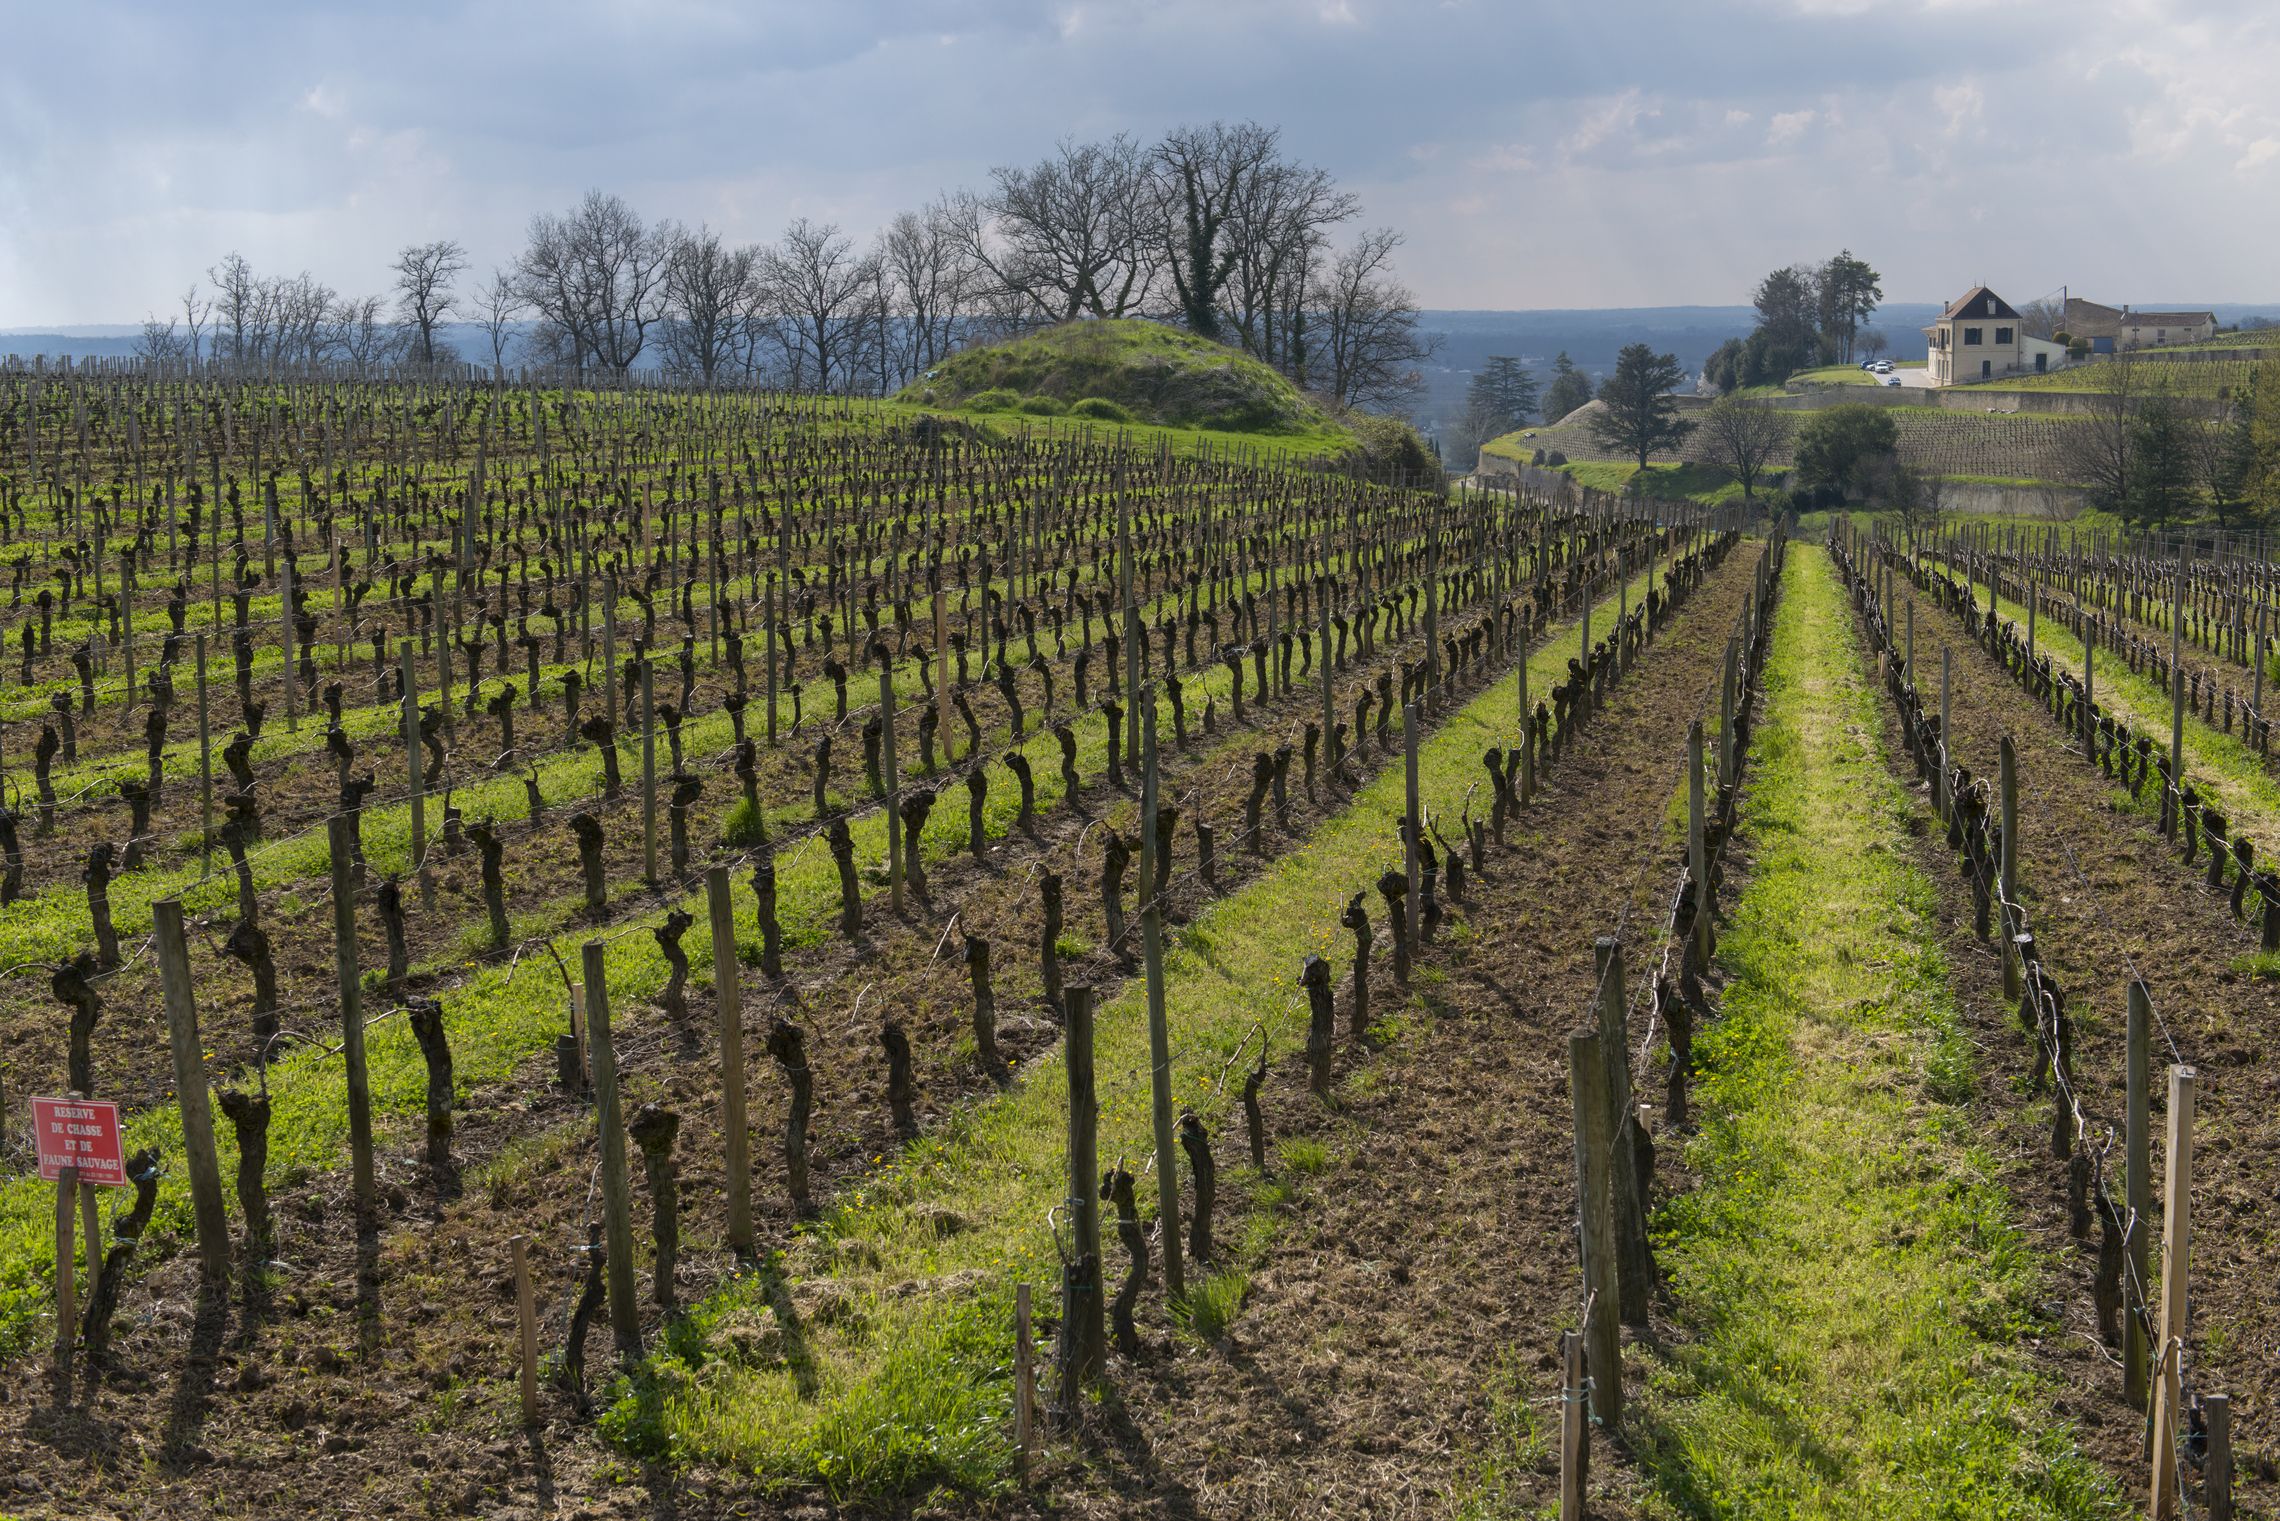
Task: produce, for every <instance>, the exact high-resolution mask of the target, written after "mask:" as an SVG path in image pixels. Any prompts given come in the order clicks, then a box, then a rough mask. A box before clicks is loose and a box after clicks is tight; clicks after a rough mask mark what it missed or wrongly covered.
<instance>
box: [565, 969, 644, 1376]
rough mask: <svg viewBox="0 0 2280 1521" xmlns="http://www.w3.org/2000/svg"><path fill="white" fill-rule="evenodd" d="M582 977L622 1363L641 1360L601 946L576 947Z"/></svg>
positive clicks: (613, 1318)
mask: <svg viewBox="0 0 2280 1521" xmlns="http://www.w3.org/2000/svg"><path fill="white" fill-rule="evenodd" d="M580 955H581V957H582V963H581V970H582V971H583V972H584V973H585V981H586V1050H587V1056H588V1059H589V1060H590V1061H591V1062H592V1063H593V1068H594V1108H595V1114H596V1119H597V1122H598V1124H599V1125H600V1128H601V1143H602V1147H601V1150H602V1241H603V1249H604V1254H605V1255H604V1257H603V1268H604V1270H605V1273H606V1275H607V1277H608V1280H609V1303H610V1330H611V1332H612V1333H613V1335H614V1338H615V1341H616V1345H617V1351H618V1356H619V1358H620V1359H621V1360H622V1361H623V1362H624V1363H625V1365H626V1366H627V1367H631V1366H632V1365H633V1364H634V1363H637V1362H639V1361H640V1360H641V1305H640V1301H639V1300H638V1299H637V1298H636V1297H635V1294H634V1283H633V1199H632V1195H631V1193H630V1192H629V1190H628V1189H627V1187H626V1177H625V1125H624V1122H623V1120H622V1119H621V1117H620V1115H619V1110H618V1074H617V1051H616V1048H615V1046H614V1045H613V1044H612V1042H611V1039H610V987H609V978H608V976H607V970H608V968H607V962H606V959H605V957H604V948H603V945H602V942H601V941H599V940H589V941H587V942H586V943H585V945H584V946H582V947H581V948H580Z"/></svg>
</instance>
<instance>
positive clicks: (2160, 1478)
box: [2153, 1066, 2194, 1521]
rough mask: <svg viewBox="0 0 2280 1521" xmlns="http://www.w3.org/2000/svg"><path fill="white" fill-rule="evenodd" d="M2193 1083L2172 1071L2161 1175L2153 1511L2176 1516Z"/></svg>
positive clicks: (2187, 1071)
mask: <svg viewBox="0 0 2280 1521" xmlns="http://www.w3.org/2000/svg"><path fill="white" fill-rule="evenodd" d="M2193 1082H2194V1072H2193V1069H2192V1068H2191V1067H2187V1066H2173V1067H2171V1068H2170V1069H2169V1145H2168V1156H2167V1168H2166V1171H2165V1173H2164V1176H2163V1178H2162V1190H2161V1192H2162V1201H2161V1203H2162V1219H2161V1322H2160V1332H2159V1336H2158V1339H2157V1349H2158V1351H2159V1354H2160V1360H2159V1362H2158V1363H2157V1364H2156V1367H2155V1377H2154V1384H2153V1514H2154V1516H2155V1517H2156V1518H2157V1521H2158V1518H2161V1517H2166V1516H2173V1515H2175V1514H2177V1509H2178V1505H2179V1503H2180V1501H2181V1500H2182V1498H2183V1497H2182V1496H2181V1495H2179V1493H2178V1490H2177V1423H2178V1421H2179V1420H2181V1419H2182V1418H2183V1415H2184V1411H2183V1408H2182V1401H2183V1394H2184V1389H2183V1379H2184V1368H2183V1366H2182V1363H2183V1359H2184V1356H2185V1342H2184V1337H2185V1282H2186V1277H2187V1274H2188V1273H2189V1271H2190V1269H2191V1264H2192V1247H2193Z"/></svg>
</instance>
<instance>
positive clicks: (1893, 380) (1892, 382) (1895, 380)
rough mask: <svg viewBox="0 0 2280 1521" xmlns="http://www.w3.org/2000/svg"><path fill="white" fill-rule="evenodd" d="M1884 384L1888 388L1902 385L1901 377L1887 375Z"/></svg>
mask: <svg viewBox="0 0 2280 1521" xmlns="http://www.w3.org/2000/svg"><path fill="white" fill-rule="evenodd" d="M1884 383H1885V384H1886V385H1888V386H1896V385H1898V384H1899V383H1900V377H1899V376H1897V375H1887V376H1885V377H1884Z"/></svg>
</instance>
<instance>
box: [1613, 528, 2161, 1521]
mask: <svg viewBox="0 0 2280 1521" xmlns="http://www.w3.org/2000/svg"><path fill="white" fill-rule="evenodd" d="M1786 575H1787V578H1788V584H1787V586H1786V588H1785V592H1786V595H1785V596H1784V598H1783V600H1782V603H1781V609H1780V612H1779V615H1778V622H1777V624H1776V628H1775V637H1774V645H1773V653H1772V656H1771V658H1770V660H1769V662H1768V665H1767V672H1766V689H1767V704H1766V716H1765V720H1764V723H1763V725H1762V727H1761V728H1760V730H1759V732H1758V735H1757V738H1756V741H1755V746H1754V750H1753V757H1752V761H1751V774H1752V776H1753V778H1754V780H1753V784H1752V787H1751V789H1750V793H1749V796H1748V799H1747V802H1746V804H1745V808H1744V829H1745V830H1746V833H1747V839H1748V844H1749V847H1750V851H1751V853H1752V855H1753V856H1754V858H1755V859H1754V866H1753V872H1752V876H1751V879H1750V883H1749V886H1748V888H1747V889H1746V890H1745V891H1744V893H1743V895H1742V899H1741V902H1740V905H1739V908H1738V909H1737V911H1736V913H1735V917H1734V921H1733V923H1732V925H1731V927H1730V928H1729V929H1728V930H1727V933H1726V935H1725V938H1724V940H1723V942H1722V943H1721V946H1720V949H1719V961H1720V963H1721V965H1722V966H1723V968H1724V969H1725V971H1726V973H1727V974H1728V976H1729V977H1730V978H1731V981H1730V982H1729V984H1728V986H1727V988H1726V992H1725V999H1724V1011H1723V1014H1722V1017H1721V1018H1720V1019H1719V1020H1718V1021H1717V1022H1716V1023H1715V1024H1713V1025H1712V1026H1711V1027H1710V1029H1709V1030H1707V1031H1706V1032H1704V1034H1703V1035H1702V1037H1701V1038H1700V1039H1698V1041H1697V1043H1696V1045H1695V1054H1696V1060H1697V1062H1698V1063H1700V1073H1699V1078H1698V1084H1697V1088H1696V1099H1697V1102H1698V1104H1699V1106H1700V1109H1699V1112H1700V1114H1701V1115H1702V1117H1703V1118H1702V1128H1701V1131H1700V1133H1699V1134H1698V1135H1697V1137H1696V1138H1695V1139H1694V1140H1693V1141H1692V1142H1691V1143H1690V1144H1689V1146H1688V1148H1687V1161H1688V1164H1689V1166H1690V1168H1691V1169H1692V1171H1693V1172H1694V1174H1695V1176H1696V1177H1697V1179H1698V1184H1697V1186H1696V1188H1695V1189H1694V1191H1693V1192H1691V1193H1688V1194H1684V1195H1681V1196H1679V1197H1678V1198H1676V1199H1674V1200H1672V1201H1671V1202H1670V1203H1668V1204H1667V1205H1665V1206H1664V1207H1663V1209H1662V1210H1661V1211H1659V1212H1658V1217H1657V1222H1656V1223H1657V1235H1658V1251H1659V1256H1660V1262H1661V1266H1662V1269H1663V1271H1664V1272H1665V1273H1666V1275H1667V1276H1668V1279H1669V1283H1670V1288H1671V1291H1672V1294H1673V1295H1674V1297H1675V1300H1676V1304H1677V1313H1678V1317H1679V1319H1680V1320H1681V1321H1682V1322H1683V1323H1685V1324H1686V1325H1687V1326H1688V1327H1690V1328H1691V1329H1692V1331H1693V1333H1694V1336H1693V1339H1691V1340H1689V1341H1686V1342H1683V1343H1680V1344H1679V1345H1677V1346H1676V1347H1675V1348H1674V1349H1673V1351H1672V1352H1671V1355H1670V1359H1669V1361H1668V1362H1667V1363H1665V1364H1663V1365H1662V1366H1661V1367H1660V1368H1658V1369H1657V1370H1656V1372H1655V1373H1654V1375H1653V1376H1652V1379H1651V1385H1650V1393H1649V1396H1648V1400H1647V1403H1646V1405H1645V1407H1644V1408H1643V1410H1642V1412H1641V1419H1640V1424H1639V1428H1638V1431H1639V1434H1640V1438H1641V1449H1640V1450H1641V1454H1642V1457H1643V1460H1644V1463H1645V1466H1646V1469H1647V1472H1648V1473H1649V1474H1650V1475H1651V1476H1652V1477H1653V1479H1654V1480H1655V1481H1656V1483H1657V1484H1658V1485H1659V1486H1660V1488H1661V1489H1662V1491H1663V1494H1664V1497H1665V1498H1666V1500H1667V1502H1668V1504H1669V1505H1670V1506H1672V1507H1673V1508H1675V1510H1676V1511H1677V1512H1678V1513H1680V1514H1684V1515H1688V1516H1717V1517H1726V1516H1733V1517H1744V1516H1747V1517H1764V1516H1780V1517H1794V1518H1803V1517H1831V1518H1836V1517H1842V1518H1846V1521H1860V1518H1864V1517H1892V1518H1896V1521H1897V1518H1903V1517H1905V1518H1911V1521H1913V1518H1918V1517H1924V1516H1941V1517H1990V1518H1992V1517H2005V1518H2011V1517H2028V1516H2054V1517H2056V1516H2064V1517H2080V1516H2106V1515H2115V1514H2119V1513H2120V1511H2121V1507H2120V1504H2119V1502H2118V1501H2117V1499H2116V1498H2115V1497H2114V1495H2113V1494H2112V1492H2111V1490H2110V1488H2109V1486H2108V1484H2107V1482H2106V1480H2105V1479H2104V1478H2103V1477H2102V1476H2101V1474H2100V1473H2099V1472H2098V1471H2097V1469H2096V1468H2095V1467H2094V1466H2093V1465H2092V1464H2091V1463H2090V1462H2089V1461H2088V1460H2086V1459H2084V1458H2083V1457H2081V1456H2080V1455H2079V1454H2077V1453H2076V1452H2075V1451H2074V1449H2073V1445H2072V1442H2071V1440H2070V1438H2069V1434H2068V1432H2067V1431H2066V1430H2065V1428H2063V1427H2062V1426H2061V1425H2059V1424H2058V1423H2057V1421H2056V1419H2055V1417H2054V1415H2053V1413H2052V1410H2051V1402H2050V1393H2049V1389H2048V1387H2047V1385H2046V1384H2045V1383H2044V1382H2043V1380H2042V1379H2041V1377H2040V1376H2039V1375H2038V1374H2036V1373H2035V1372H2034V1371H2033V1369H2032V1368H2031V1367H2030V1366H2029V1364H2028V1362H2027V1360H2026V1358H2025V1355H2024V1354H2023V1352H2022V1351H2021V1349H2020V1346H2019V1343H2020V1340H2021V1338H2022V1337H2023V1336H2025V1335H2027V1334H2028V1333H2030V1332H2033V1331H2037V1330H2041V1329H2044V1328H2043V1327H2042V1326H2041V1324H2040V1322H2039V1318H2038V1317H2039V1311H2038V1308H2037V1301H2038V1299H2039V1297H2040V1292H2041V1289H2042V1280H2043V1276H2044V1263H2043V1262H2042V1261H2041V1260H2040V1258H2039V1257H2038V1255H2037V1254H2036V1253H2035V1251H2034V1250H2033V1249H2032V1248H2031V1247H2030V1246H2029V1244H2028V1243H2027V1241H2026V1240H2025V1239H2024V1237H2023V1236H2022V1235H2021V1234H2020V1232H2019V1231H2018V1229H2017V1228H2016V1227H2015V1226H2014V1225H2013V1224H2012V1212H2011V1207H2010V1199H2009V1196H2008V1194H2007V1192H2006V1190H2005V1189H2004V1187H2003V1186H2002V1184H2001V1182H2000V1181H1999V1180H2000V1168H1999V1165H1998V1159H1997V1158H1996V1157H1995V1156H1994V1155H1993V1154H1991V1152H1990V1151H1989V1150H1988V1149H1987V1148H1986V1147H1985V1146H1983V1145H1982V1144H1981V1143H1980V1142H1979V1141H1978V1140H1977V1138H1976V1135H1975V1129H1976V1127H1975V1125H1974V1122H1973V1118H1972V1115H1971V1110H1970V1101H1971V1098H1972V1094H1973V1090H1974V1082H1973V1074H1972V1047H1971V1043H1970V1041H1969V1039H1968V1037H1967V1036H1966V1035H1965V1034H1964V1032H1963V1031H1962V1029H1961V1028H1960V1027H1959V1025H1958V1022H1957V1016H1956V1011H1955V1006H1954V1002H1953V999H1952V995H1951V993H1950V991H1949V987H1948V982H1947V977H1948V968H1947V964H1946V960H1945V957H1944V955H1943V954H1942V952H1941V949H1940V945H1939V935H1938V928H1937V925H1938V917H1937V895H1936V893H1935V891H1934V888H1933V886H1932V883H1931V882H1930V880H1929V879H1928V878H1927V877H1926V876H1925V875H1924V874H1923V873H1922V872H1921V871H1919V870H1918V869H1917V868H1916V867H1915V865H1913V864H1912V862H1911V859H1910V855H1909V850H1908V847H1907V844H1906V835H1905V832H1904V822H1905V817H1906V814H1907V811H1908V799H1907V796H1906V794H1905V793H1904V792H1903V791H1902V790H1901V788H1900V786H1899V784H1898V783H1897V782H1896V781H1895V780H1894V779H1893V776H1892V774H1891V772H1890V771H1889V770H1888V769H1887V768H1886V766H1885V764H1884V757H1883V754H1882V751H1881V747H1880V745H1879V743H1878V740H1877V738H1876V736H1877V734H1878V732H1879V729H1878V720H1879V714H1878V711H1877V709H1878V701H1877V691H1876V688H1875V686H1874V685H1873V684H1872V682H1871V681H1870V680H1869V678H1868V677H1867V675H1866V673H1865V672H1864V671H1863V669H1862V665H1861V660H1860V651H1859V648H1858V646H1857V644H1856V642H1855V639H1854V635H1853V629H1852V621H1851V618H1850V617H1849V615H1848V610H1847V605H1846V601H1845V597H1844V594H1843V592H1842V590H1841V588H1840V587H1839V585H1838V583H1837V581H1836V578H1835V576H1834V574H1833V571H1832V568H1831V565H1830V562H1829V559H1828V556H1827V555H1826V553H1825V552H1824V551H1822V550H1821V549H1819V548H1818V547H1815V546H1811V545H1807V544H1802V543H1800V544H1797V545H1795V546H1793V552H1792V553H1791V555H1790V559H1789V566H1788V570H1787V572H1786Z"/></svg>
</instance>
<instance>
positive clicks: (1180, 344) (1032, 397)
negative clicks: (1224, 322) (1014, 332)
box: [896, 319, 1336, 433]
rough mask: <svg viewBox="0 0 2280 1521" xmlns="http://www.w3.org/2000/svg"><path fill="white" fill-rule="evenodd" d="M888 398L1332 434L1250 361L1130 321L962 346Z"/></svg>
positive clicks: (1315, 410)
mask: <svg viewBox="0 0 2280 1521" xmlns="http://www.w3.org/2000/svg"><path fill="white" fill-rule="evenodd" d="M896 400H898V401H905V402H911V403H915V404H918V405H921V406H938V407H955V408H960V409H963V410H968V411H984V412H1008V413H1016V414H1027V415H1030V416H1052V417H1058V416H1062V415H1064V414H1074V415H1076V416H1079V417H1091V418H1094V419H1097V420H1102V421H1112V422H1121V421H1128V420H1129V421H1132V422H1141V423H1159V424H1163V425H1166V426H1169V427H1177V428H1207V429H1210V430H1212V431H1214V432H1223V433H1319V432H1324V431H1332V430H1334V429H1335V427H1336V425H1335V424H1334V423H1332V421H1331V420H1330V418H1329V417H1328V416H1327V415H1326V414H1325V413H1324V412H1323V410H1322V409H1321V408H1320V407H1318V406H1316V405H1315V404H1314V403H1312V402H1310V401H1308V400H1307V399H1306V397H1305V396H1304V395H1302V394H1300V392H1299V390H1298V388H1297V387H1296V386H1294V385H1292V384H1291V383H1290V382H1289V381H1288V380H1285V379H1284V378H1283V377H1282V376H1281V375H1279V374H1277V373H1276V372H1275V371H1274V370H1273V369H1272V368H1270V367H1269V366H1267V365H1264V364H1261V363H1260V362H1259V361H1258V360H1256V359H1253V358H1251V357H1250V356H1249V355H1247V354H1243V353H1240V352H1238V351H1237V350H1235V349H1231V348H1229V347H1227V346H1226V345H1225V344H1220V343H1214V342H1212V341H1211V340H1210V339H1208V338H1198V337H1197V336H1195V335H1194V334H1193V333H1189V332H1184V331H1182V330H1181V329H1179V328H1174V327H1166V326H1164V325H1163V324H1162V323H1158V322H1141V321H1134V320H1129V319H1126V320H1116V321H1092V322H1065V323H1062V324H1061V325H1060V326H1058V327H1050V328H1045V329H1043V330H1041V331H1039V332H1035V333H1027V334H1024V335H1023V336H1021V337H1019V338H1012V339H1008V340H1007V341H1005V342H1003V343H990V344H983V345H980V346H978V347H975V348H970V349H966V350H964V351H963V352H961V353H958V354H954V355H952V356H951V357H950V358H948V359H946V360H944V361H943V362H942V363H941V364H940V365H938V366H936V367H935V369H934V370H933V371H932V372H931V373H930V374H928V375H926V376H924V377H922V378H920V379H919V380H917V381H915V382H914V383H912V384H911V385H910V386H909V387H907V388H906V389H905V390H904V391H903V392H902V394H901V395H900V396H898V397H897V398H896ZM1119 414H1121V415H1119Z"/></svg>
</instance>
